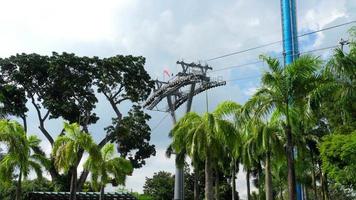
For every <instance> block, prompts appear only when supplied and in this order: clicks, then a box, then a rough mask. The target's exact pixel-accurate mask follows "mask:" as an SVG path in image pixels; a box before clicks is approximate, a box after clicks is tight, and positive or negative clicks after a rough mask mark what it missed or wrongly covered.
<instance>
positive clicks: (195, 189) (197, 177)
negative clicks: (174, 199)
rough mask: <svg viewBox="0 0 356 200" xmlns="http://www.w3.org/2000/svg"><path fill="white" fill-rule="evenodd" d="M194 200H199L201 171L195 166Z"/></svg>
mask: <svg viewBox="0 0 356 200" xmlns="http://www.w3.org/2000/svg"><path fill="white" fill-rule="evenodd" d="M194 200H199V171H198V169H197V168H194Z"/></svg>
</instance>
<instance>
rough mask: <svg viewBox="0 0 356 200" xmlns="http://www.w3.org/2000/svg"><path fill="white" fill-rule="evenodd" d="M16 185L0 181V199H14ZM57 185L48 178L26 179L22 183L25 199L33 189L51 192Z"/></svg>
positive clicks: (24, 199)
mask: <svg viewBox="0 0 356 200" xmlns="http://www.w3.org/2000/svg"><path fill="white" fill-rule="evenodd" d="M15 186H16V185H15V184H12V185H10V186H6V185H3V184H1V183H0V199H1V200H13V199H15V191H16V187H15ZM54 190H55V187H54V185H53V183H52V182H51V181H49V180H47V179H43V178H42V179H35V180H24V181H23V183H22V191H23V197H22V199H23V200H27V199H28V194H29V193H30V192H33V191H42V192H51V191H54Z"/></svg>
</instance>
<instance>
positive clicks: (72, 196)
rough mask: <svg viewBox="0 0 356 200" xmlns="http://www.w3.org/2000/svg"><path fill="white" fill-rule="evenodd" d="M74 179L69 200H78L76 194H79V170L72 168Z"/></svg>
mask: <svg viewBox="0 0 356 200" xmlns="http://www.w3.org/2000/svg"><path fill="white" fill-rule="evenodd" d="M71 172H72V179H71V181H70V196H69V200H76V199H77V196H76V192H77V168H76V167H71Z"/></svg>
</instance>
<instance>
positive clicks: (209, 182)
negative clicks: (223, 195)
mask: <svg viewBox="0 0 356 200" xmlns="http://www.w3.org/2000/svg"><path fill="white" fill-rule="evenodd" d="M211 165H212V163H211V158H210V155H209V153H207V156H206V160H205V198H206V200H213V199H214V193H213V176H212V173H213V169H212V166H211Z"/></svg>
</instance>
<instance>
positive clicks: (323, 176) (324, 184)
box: [320, 173, 329, 200]
mask: <svg viewBox="0 0 356 200" xmlns="http://www.w3.org/2000/svg"><path fill="white" fill-rule="evenodd" d="M320 179H321V181H320V182H321V189H322V192H323V200H329V189H328V183H327V175H326V174H324V173H322V174H321V177H320Z"/></svg>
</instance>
